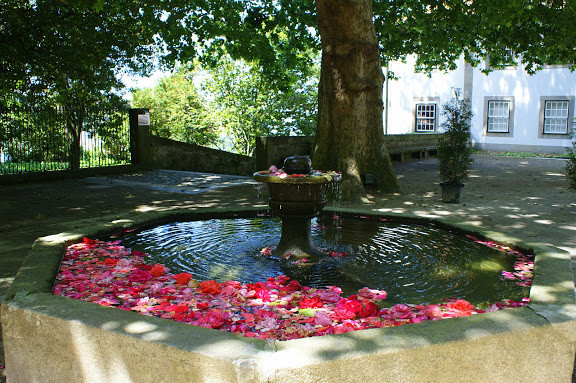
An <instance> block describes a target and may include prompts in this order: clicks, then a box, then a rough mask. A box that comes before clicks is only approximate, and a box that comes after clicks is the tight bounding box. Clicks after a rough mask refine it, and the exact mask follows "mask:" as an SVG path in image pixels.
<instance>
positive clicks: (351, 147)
mask: <svg viewBox="0 0 576 383" xmlns="http://www.w3.org/2000/svg"><path fill="white" fill-rule="evenodd" d="M316 9H317V14H318V27H319V31H320V37H321V40H322V67H321V74H320V85H319V88H318V125H317V128H316V141H315V147H314V155H313V164H314V168H316V169H323V170H337V171H341V172H342V175H343V180H342V191H343V198H344V199H346V200H359V199H361V198H362V197H363V196H365V195H366V191H365V189H364V186H363V183H362V177H363V176H364V175H365V174H372V175H374V178H375V180H376V184H377V188H378V190H380V191H383V192H399V191H400V187H399V184H398V181H397V179H396V175H395V173H394V169H393V168H392V163H391V160H390V156H389V154H388V150H387V149H386V145H385V143H384V132H383V117H382V114H383V101H382V92H383V83H384V75H383V74H382V67H381V64H380V55H379V47H378V40H377V38H376V32H375V30H374V24H373V21H372V17H373V13H372V0H316Z"/></svg>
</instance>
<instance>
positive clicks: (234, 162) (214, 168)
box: [144, 135, 256, 176]
mask: <svg viewBox="0 0 576 383" xmlns="http://www.w3.org/2000/svg"><path fill="white" fill-rule="evenodd" d="M149 145H150V151H149V153H148V154H147V155H146V157H145V158H144V165H145V166H151V167H154V168H159V169H171V170H186V171H193V172H203V173H220V174H235V175H243V176H248V175H252V174H253V173H254V172H255V171H256V158H254V157H248V156H243V155H240V154H235V153H230V152H225V151H222V150H217V149H212V148H207V147H204V146H200V145H195V144H187V143H184V142H178V141H173V140H170V139H167V138H162V137H158V136H154V135H150V141H149Z"/></svg>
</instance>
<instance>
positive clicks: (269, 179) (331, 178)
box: [252, 169, 342, 184]
mask: <svg viewBox="0 0 576 383" xmlns="http://www.w3.org/2000/svg"><path fill="white" fill-rule="evenodd" d="M252 178H254V179H255V180H256V181H258V182H265V183H274V184H325V183H330V182H335V181H339V180H340V179H341V178H342V174H340V173H338V172H335V171H325V172H323V171H319V170H312V172H311V173H309V174H287V173H286V172H284V171H283V170H282V169H278V170H270V169H269V170H262V171H259V172H256V173H254V174H253V175H252Z"/></svg>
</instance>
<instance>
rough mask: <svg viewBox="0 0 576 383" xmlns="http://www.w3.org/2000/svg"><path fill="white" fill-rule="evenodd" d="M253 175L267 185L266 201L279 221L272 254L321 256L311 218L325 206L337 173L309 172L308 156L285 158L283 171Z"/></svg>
mask: <svg viewBox="0 0 576 383" xmlns="http://www.w3.org/2000/svg"><path fill="white" fill-rule="evenodd" d="M253 178H254V179H255V180H256V181H259V182H264V183H266V184H267V185H268V190H269V191H270V198H269V200H268V203H269V205H270V208H272V210H273V211H274V213H275V214H276V215H278V216H279V217H280V219H281V220H282V237H281V238H280V242H279V243H278V246H277V247H276V249H275V250H274V253H275V254H276V255H278V256H281V257H284V258H297V259H304V258H306V259H314V258H317V257H319V256H320V255H322V251H321V250H320V249H318V247H317V246H316V245H315V244H314V243H313V241H312V237H311V234H310V220H311V219H312V218H314V217H315V216H317V215H318V213H319V212H320V211H321V210H322V209H323V208H324V206H326V190H327V189H328V185H329V184H330V183H331V182H335V181H338V180H339V179H340V174H338V173H336V172H320V171H312V169H311V165H310V159H309V158H308V157H304V156H294V157H288V158H287V159H286V160H285V161H284V171H283V170H282V169H280V170H277V169H275V168H271V169H270V170H269V171H262V172H257V173H255V174H254V175H253Z"/></svg>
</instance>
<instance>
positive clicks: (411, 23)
mask: <svg viewBox="0 0 576 383" xmlns="http://www.w3.org/2000/svg"><path fill="white" fill-rule="evenodd" d="M348 11H350V12H348ZM347 12H348V13H347ZM328 19H331V20H332V21H333V22H335V23H337V24H338V25H340V29H337V28H319V25H321V24H322V21H323V20H324V21H325V20H328ZM575 19H576V5H575V4H574V0H509V1H506V2H503V3H502V2H500V3H497V4H496V3H495V2H494V1H493V0H347V1H340V0H338V1H336V0H315V2H314V3H313V2H311V1H308V0H273V1H254V0H132V1H131V0H5V1H3V2H2V4H1V5H0V49H1V50H2V53H3V54H2V56H1V58H0V89H4V90H5V89H10V90H15V89H23V91H28V92H30V91H32V90H37V89H42V91H43V92H45V93H46V92H47V91H53V94H55V95H57V96H58V97H59V98H61V99H65V100H69V102H70V100H73V101H74V102H83V101H84V100H88V99H90V97H88V95H90V96H94V95H100V96H101V95H102V92H110V91H111V90H112V89H113V88H114V87H115V86H116V85H117V81H116V78H115V77H114V73H117V72H118V71H120V70H121V69H122V68H130V70H136V71H141V72H142V71H144V72H145V71H146V69H147V68H148V67H149V66H150V64H152V63H154V62H155V60H154V57H157V58H158V61H159V62H161V63H164V64H168V65H174V64H175V63H177V62H189V61H192V60H193V59H198V60H200V61H201V62H202V63H203V64H208V65H212V66H217V65H218V64H219V63H220V60H221V59H222V57H224V56H225V55H230V56H231V57H232V58H233V59H244V60H246V61H248V62H252V63H254V65H257V67H258V68H259V70H260V71H261V72H262V74H263V75H264V76H265V78H266V79H267V80H268V81H269V82H271V83H274V84H275V87H276V88H277V89H280V90H286V89H288V88H289V87H291V86H292V85H293V84H295V83H296V82H297V81H298V79H299V78H306V77H307V76H308V74H309V69H310V68H311V67H312V66H311V64H312V62H313V59H314V57H315V55H316V54H317V52H318V51H319V50H320V49H321V50H322V53H323V61H322V71H321V73H322V76H321V79H320V88H321V89H324V90H327V88H326V86H331V87H333V89H331V90H330V91H326V92H320V93H319V105H320V106H321V107H320V108H319V111H320V114H319V116H322V113H324V119H322V118H319V122H318V123H319V125H318V129H319V131H321V132H322V134H320V135H317V140H316V152H317V153H328V152H330V151H332V152H335V153H337V154H336V155H334V156H331V159H330V161H328V162H322V161H321V164H322V165H323V166H329V167H330V168H331V169H335V170H342V171H344V180H345V181H350V182H348V184H349V185H351V186H352V189H354V190H356V191H360V190H361V189H362V185H361V175H362V174H364V173H367V172H368V170H369V168H368V167H371V168H377V169H387V170H385V171H384V172H382V173H381V174H380V175H379V176H378V180H377V181H378V183H379V184H380V185H392V187H391V188H389V189H388V190H389V191H393V190H395V189H397V187H396V186H395V185H397V184H396V183H395V182H391V181H393V180H395V176H394V174H393V171H392V170H391V169H392V168H391V165H390V161H389V157H388V155H387V152H386V148H385V146H384V145H383V144H382V141H383V140H382V138H381V137H380V135H382V134H383V133H382V132H381V131H382V126H381V125H382V124H381V121H380V119H379V118H377V114H378V110H381V109H382V103H381V102H378V100H377V99H378V97H381V94H382V89H381V83H382V73H381V63H382V62H386V61H389V60H402V59H404V58H405V57H406V56H407V55H411V54H416V55H417V56H418V59H417V64H418V66H419V67H420V68H421V69H423V70H425V71H430V70H432V69H453V68H455V66H456V62H457V60H458V59H459V58H460V57H462V56H463V57H464V58H465V60H466V61H467V62H469V63H471V64H472V65H478V64H479V63H480V62H481V61H482V60H486V61H488V62H489V64H490V67H492V68H493V67H497V66H498V65H505V64H513V63H512V62H511V60H512V57H511V56H510V55H508V54H507V52H509V51H512V52H514V54H515V55H517V56H521V58H522V63H523V65H524V66H525V68H526V70H527V71H528V72H529V73H533V72H535V71H537V70H538V69H541V68H542V67H543V66H544V65H549V64H570V65H571V68H572V69H574V68H575V67H576V66H575V65H576V49H575V44H574V41H576V28H574V27H573V20H575ZM325 25H326V24H325ZM344 31H347V32H350V33H344ZM358 42H361V44H360V46H359V45H358V44H357V43H358ZM362 47H364V48H366V49H364V48H362ZM373 47H377V50H378V53H379V57H378V54H376V55H374V54H372V53H373ZM359 48H362V49H359ZM369 51H370V52H372V53H370V55H368V56H365V54H366V53H367V52H369ZM155 55H156V56H155ZM346 55H348V61H347V60H346V59H345V58H346V57H344V56H346ZM364 64H370V65H364ZM347 65H351V66H350V67H347ZM354 68H356V69H354ZM355 70H360V71H361V72H362V73H357V72H355ZM327 76H332V78H328V77H327ZM325 81H328V82H327V83H325ZM352 96H354V97H353V98H350V97H352ZM364 96H366V97H364ZM338 97H340V98H338ZM352 99H354V100H355V101H354V102H352V103H347V101H346V100H352ZM368 99H369V100H370V101H369V102H366V100H368ZM327 111H328V112H330V113H325V112H327ZM367 111H370V113H371V114H372V117H371V118H362V116H363V115H364V113H365V112H367ZM332 112H336V113H332ZM337 125H338V127H337V128H336V126H337ZM350 131H352V132H356V133H357V134H350ZM318 137H319V138H318ZM327 137H333V138H334V139H330V140H328V139H327ZM351 138H352V139H351ZM359 141H362V144H359V143H358V142H359ZM332 142H334V143H338V147H334V148H331V147H328V148H327V147H326V146H327V145H331V143H332ZM340 153H342V154H340ZM344 156H345V157H346V158H344ZM320 157H322V156H319V158H320ZM344 168H345V169H344Z"/></svg>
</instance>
